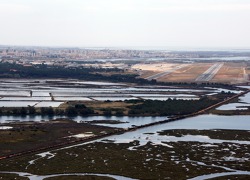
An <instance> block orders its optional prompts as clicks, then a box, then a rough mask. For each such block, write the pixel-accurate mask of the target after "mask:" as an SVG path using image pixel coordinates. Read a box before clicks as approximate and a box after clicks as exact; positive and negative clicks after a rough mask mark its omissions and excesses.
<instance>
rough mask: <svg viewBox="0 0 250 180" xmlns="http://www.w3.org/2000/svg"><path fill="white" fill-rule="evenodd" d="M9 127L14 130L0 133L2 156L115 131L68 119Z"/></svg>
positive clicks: (23, 123) (24, 123)
mask: <svg viewBox="0 0 250 180" xmlns="http://www.w3.org/2000/svg"><path fill="white" fill-rule="evenodd" d="M7 126H11V127H13V129H8V130H1V131H0V155H1V156H3V155H7V154H12V153H17V152H22V151H27V150H33V149H38V148H40V147H48V146H51V145H56V144H60V143H67V142H72V140H75V138H74V137H70V136H71V135H74V134H81V133H85V132H92V133H93V134H95V135H100V134H102V133H101V132H102V131H106V132H112V131H113V128H110V127H104V126H96V125H94V124H90V123H76V122H75V121H72V120H67V119H56V120H52V121H48V122H20V123H19V122H14V123H8V124H7Z"/></svg>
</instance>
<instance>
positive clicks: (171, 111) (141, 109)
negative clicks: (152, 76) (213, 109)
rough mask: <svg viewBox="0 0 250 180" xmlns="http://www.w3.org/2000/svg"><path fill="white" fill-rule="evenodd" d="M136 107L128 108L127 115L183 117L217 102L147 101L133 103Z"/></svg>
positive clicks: (205, 99)
mask: <svg viewBox="0 0 250 180" xmlns="http://www.w3.org/2000/svg"><path fill="white" fill-rule="evenodd" d="M133 102H137V104H136V105H133V106H131V107H130V110H129V112H128V113H129V115H160V116H169V115H184V114H191V113H193V112H197V111H199V110H202V109H204V108H206V107H209V106H211V105H213V104H216V103H218V102H219V101H218V100H210V99H208V98H201V99H200V100H176V99H173V100H172V99H168V100H166V101H158V100H147V101H134V100H133Z"/></svg>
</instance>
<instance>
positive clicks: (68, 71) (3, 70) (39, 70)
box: [0, 63, 232, 88]
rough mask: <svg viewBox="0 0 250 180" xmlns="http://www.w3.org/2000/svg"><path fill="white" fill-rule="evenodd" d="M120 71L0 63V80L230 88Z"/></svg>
mask: <svg viewBox="0 0 250 180" xmlns="http://www.w3.org/2000/svg"><path fill="white" fill-rule="evenodd" d="M108 72H116V73H115V74H112V73H110V75H103V74H101V73H106V74H108ZM123 72H124V70H121V69H103V68H99V69H97V68H84V67H72V68H70V67H63V66H48V65H45V64H42V65H33V66H23V65H20V64H15V63H14V64H11V63H0V78H48V79H49V78H76V79H82V80H89V81H110V82H127V83H137V84H141V85H182V86H192V87H194V88H195V87H203V86H213V87H217V86H218V87H225V88H226V87H227V88H228V87H232V86H231V85H228V84H220V83H199V84H197V83H195V82H191V83H187V82H157V81H156V80H151V81H148V80H146V79H142V78H138V75H136V74H125V73H123Z"/></svg>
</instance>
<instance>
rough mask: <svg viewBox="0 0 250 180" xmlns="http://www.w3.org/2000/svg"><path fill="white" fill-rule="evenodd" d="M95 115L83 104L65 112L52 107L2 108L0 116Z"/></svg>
mask: <svg viewBox="0 0 250 180" xmlns="http://www.w3.org/2000/svg"><path fill="white" fill-rule="evenodd" d="M90 114H94V111H93V110H92V109H90V108H87V107H86V106H85V105H83V104H76V105H75V106H69V107H67V108H66V109H65V110H63V109H59V108H55V109H54V108H52V107H41V108H34V107H33V106H28V107H21V108H5V107H1V108H0V115H13V116H25V115H44V116H53V115H65V116H77V115H81V116H87V115H90Z"/></svg>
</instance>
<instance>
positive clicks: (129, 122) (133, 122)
mask: <svg viewBox="0 0 250 180" xmlns="http://www.w3.org/2000/svg"><path fill="white" fill-rule="evenodd" d="M56 118H69V119H72V120H74V121H77V122H84V121H93V120H115V121H117V120H118V121H121V122H123V123H121V124H100V125H102V126H109V127H118V128H128V127H132V126H140V125H143V124H149V123H153V122H158V121H162V120H165V119H167V117H160V116H158V117H157V116H156V117H152V116H147V117H129V116H86V117H82V116H75V117H66V116H0V123H5V122H9V121H15V120H17V121H41V120H50V119H56Z"/></svg>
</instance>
